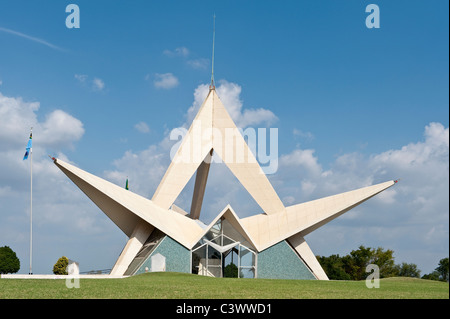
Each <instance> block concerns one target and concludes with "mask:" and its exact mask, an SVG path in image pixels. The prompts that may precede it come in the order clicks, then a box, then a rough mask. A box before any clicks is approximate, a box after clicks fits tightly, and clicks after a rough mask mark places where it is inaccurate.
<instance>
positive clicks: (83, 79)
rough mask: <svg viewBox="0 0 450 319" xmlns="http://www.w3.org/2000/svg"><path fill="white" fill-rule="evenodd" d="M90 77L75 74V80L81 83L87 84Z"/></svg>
mask: <svg viewBox="0 0 450 319" xmlns="http://www.w3.org/2000/svg"><path fill="white" fill-rule="evenodd" d="M87 78H88V76H87V75H86V74H75V79H77V80H78V81H79V82H80V83H84V82H86V80H87Z"/></svg>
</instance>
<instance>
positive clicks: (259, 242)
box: [241, 181, 395, 251]
mask: <svg viewBox="0 0 450 319" xmlns="http://www.w3.org/2000/svg"><path fill="white" fill-rule="evenodd" d="M394 184H395V182H394V181H389V182H385V183H381V184H377V185H373V186H369V187H364V188H360V189H357V190H353V191H350V192H345V193H342V194H338V195H334V196H329V197H324V198H321V199H317V200H313V201H310V202H306V203H302V204H298V205H293V206H289V207H286V209H285V210H284V211H283V212H280V213H278V214H274V215H265V214H259V215H254V216H250V217H247V218H244V219H241V224H242V225H243V227H244V228H245V229H246V231H247V232H248V234H249V235H250V236H251V238H252V239H253V240H254V242H255V244H256V247H257V249H258V250H259V251H261V250H264V249H266V248H268V247H270V246H272V245H274V244H276V243H278V242H280V241H282V240H284V239H287V238H289V237H291V236H294V235H296V234H298V233H300V234H301V236H302V237H303V236H306V235H307V234H309V233H310V232H312V231H313V230H315V229H317V228H319V227H321V226H323V225H325V224H326V223H328V222H329V221H331V220H333V219H335V218H336V217H338V216H340V215H342V214H344V213H345V212H347V211H349V210H350V209H352V208H353V207H355V206H357V205H359V204H361V203H363V202H365V201H366V200H368V199H369V198H371V197H373V196H375V195H376V194H378V193H380V192H382V191H383V190H385V189H387V188H389V187H391V186H392V185H394Z"/></svg>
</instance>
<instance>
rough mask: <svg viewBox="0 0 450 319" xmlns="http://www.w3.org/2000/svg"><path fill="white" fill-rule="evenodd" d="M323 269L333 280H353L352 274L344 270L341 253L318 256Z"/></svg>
mask: <svg viewBox="0 0 450 319" xmlns="http://www.w3.org/2000/svg"><path fill="white" fill-rule="evenodd" d="M316 258H317V260H318V261H319V263H320V265H321V266H322V268H323V270H324V271H325V273H326V274H327V276H328V278H329V279H332V280H351V279H352V278H351V276H350V274H348V273H346V272H345V270H344V262H343V261H342V258H341V257H339V255H331V256H329V257H325V256H316Z"/></svg>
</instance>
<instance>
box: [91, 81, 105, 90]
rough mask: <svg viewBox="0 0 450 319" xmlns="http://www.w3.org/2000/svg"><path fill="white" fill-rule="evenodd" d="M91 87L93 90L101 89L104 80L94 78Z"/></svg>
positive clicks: (103, 86) (103, 85)
mask: <svg viewBox="0 0 450 319" xmlns="http://www.w3.org/2000/svg"><path fill="white" fill-rule="evenodd" d="M92 88H93V89H94V91H102V90H103V89H104V88H105V82H103V80H102V79H99V78H94V79H93V80H92Z"/></svg>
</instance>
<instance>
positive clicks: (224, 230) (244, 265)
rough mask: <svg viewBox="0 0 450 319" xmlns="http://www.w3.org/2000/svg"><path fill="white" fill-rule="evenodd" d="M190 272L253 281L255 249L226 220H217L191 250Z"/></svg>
mask: <svg viewBox="0 0 450 319" xmlns="http://www.w3.org/2000/svg"><path fill="white" fill-rule="evenodd" d="M192 273H193V274H199V275H203V276H211V277H237V278H255V274H256V253H255V249H254V248H252V247H251V245H250V243H249V242H248V241H247V240H246V239H245V238H244V237H243V236H242V235H241V234H240V233H239V232H238V231H236V230H235V229H234V227H233V226H232V225H231V224H230V223H229V222H228V221H227V220H226V219H223V218H221V219H219V220H218V221H217V222H216V223H215V224H214V225H213V227H211V229H210V230H209V231H208V232H207V233H206V234H205V236H203V238H202V239H201V240H200V241H199V242H198V243H197V244H196V245H195V246H194V248H193V249H192Z"/></svg>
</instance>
